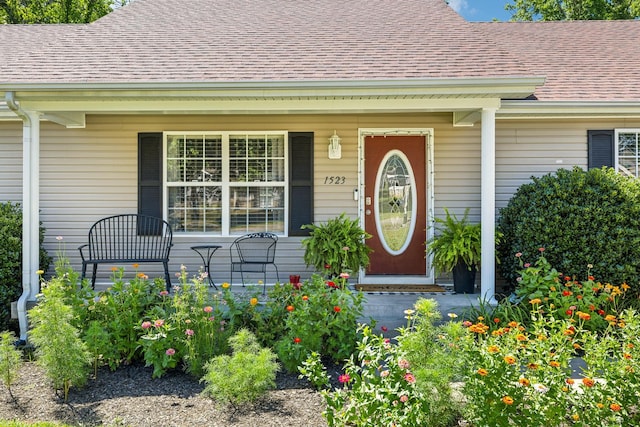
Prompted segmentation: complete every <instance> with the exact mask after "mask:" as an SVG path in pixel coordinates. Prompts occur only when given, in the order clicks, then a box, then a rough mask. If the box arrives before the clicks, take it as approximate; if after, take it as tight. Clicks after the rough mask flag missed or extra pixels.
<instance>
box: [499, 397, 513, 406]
mask: <svg viewBox="0 0 640 427" xmlns="http://www.w3.org/2000/svg"><path fill="white" fill-rule="evenodd" d="M502 403H504V404H505V405H513V397H511V396H505V397H503V398H502Z"/></svg>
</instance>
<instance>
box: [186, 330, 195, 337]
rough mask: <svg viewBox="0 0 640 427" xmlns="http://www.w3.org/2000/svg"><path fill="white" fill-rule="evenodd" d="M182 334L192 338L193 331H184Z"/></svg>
mask: <svg viewBox="0 0 640 427" xmlns="http://www.w3.org/2000/svg"><path fill="white" fill-rule="evenodd" d="M184 333H185V334H186V335H187V336H189V337H192V336H193V329H187V330H186V331H184Z"/></svg>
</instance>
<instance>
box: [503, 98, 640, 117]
mask: <svg viewBox="0 0 640 427" xmlns="http://www.w3.org/2000/svg"><path fill="white" fill-rule="evenodd" d="M592 117H618V118H620V117H628V118H637V117H640V100H638V101H580V100H574V101H537V100H529V101H522V100H503V101H502V107H501V108H500V110H499V111H498V112H497V118H498V119H500V120H508V119H540V118H554V119H579V118H592Z"/></svg>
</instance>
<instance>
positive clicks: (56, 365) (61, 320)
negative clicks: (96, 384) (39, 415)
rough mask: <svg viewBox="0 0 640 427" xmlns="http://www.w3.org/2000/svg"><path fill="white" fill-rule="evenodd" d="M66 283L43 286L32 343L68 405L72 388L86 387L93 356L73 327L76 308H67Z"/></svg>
mask: <svg viewBox="0 0 640 427" xmlns="http://www.w3.org/2000/svg"><path fill="white" fill-rule="evenodd" d="M64 287H65V283H64V281H62V280H60V279H58V278H57V277H54V278H53V279H52V280H51V281H50V282H48V283H44V284H43V285H42V294H41V295H40V298H39V300H38V305H36V306H35V307H34V308H32V309H31V310H29V318H30V320H31V323H32V325H33V328H32V329H31V333H30V335H29V336H30V339H31V341H32V342H33V344H34V346H35V347H36V356H37V362H38V364H39V365H41V366H42V367H43V368H44V370H45V372H46V374H47V377H49V379H50V380H51V381H52V382H53V386H54V387H55V388H56V390H63V393H64V400H65V402H66V401H67V398H68V396H69V389H70V388H71V387H82V386H83V385H84V384H85V383H86V381H87V377H88V374H89V369H90V366H91V355H90V353H89V351H88V350H87V346H86V344H85V343H84V342H83V341H82V339H80V331H79V330H78V328H76V327H75V326H74V325H73V317H74V314H73V307H72V306H70V305H67V304H65V293H66V290H65V289H64Z"/></svg>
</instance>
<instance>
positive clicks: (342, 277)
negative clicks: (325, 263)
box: [340, 273, 349, 279]
mask: <svg viewBox="0 0 640 427" xmlns="http://www.w3.org/2000/svg"><path fill="white" fill-rule="evenodd" d="M340 278H341V279H348V278H349V273H340Z"/></svg>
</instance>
